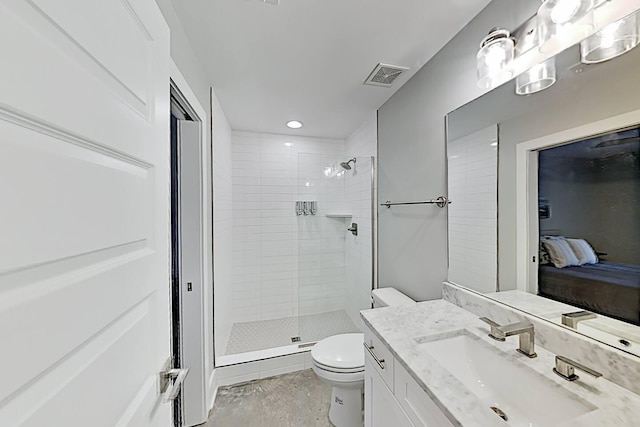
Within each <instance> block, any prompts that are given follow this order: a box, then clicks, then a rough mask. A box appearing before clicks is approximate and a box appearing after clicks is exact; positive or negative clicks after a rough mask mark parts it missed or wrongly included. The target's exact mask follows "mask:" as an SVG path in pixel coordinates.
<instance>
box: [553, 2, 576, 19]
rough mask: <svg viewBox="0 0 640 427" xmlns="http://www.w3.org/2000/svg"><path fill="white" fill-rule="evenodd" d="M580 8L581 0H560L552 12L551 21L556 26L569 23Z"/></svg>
mask: <svg viewBox="0 0 640 427" xmlns="http://www.w3.org/2000/svg"><path fill="white" fill-rule="evenodd" d="M579 8H580V0H560V1H559V2H558V4H557V5H556V6H555V7H554V8H553V10H552V11H551V20H552V21H553V22H554V23H556V24H564V23H566V22H569V21H570V20H571V18H573V16H574V15H575V14H576V12H577V11H578V9H579Z"/></svg>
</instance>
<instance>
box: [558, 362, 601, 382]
mask: <svg viewBox="0 0 640 427" xmlns="http://www.w3.org/2000/svg"><path fill="white" fill-rule="evenodd" d="M574 368H578V369H580V370H581V371H584V372H586V373H587V374H589V375H592V376H594V377H596V378H599V377H601V376H602V374H601V373H600V372H598V371H594V370H593V369H591V368H588V367H586V366H584V365H583V364H581V363H578V362H576V361H575V360H571V359H569V358H568V357H564V356H556V366H555V367H554V368H553V372H555V373H556V374H558V375H559V376H561V377H562V378H563V379H565V380H567V381H575V380H577V379H578V378H580V377H579V376H577V375H576V374H575V372H574Z"/></svg>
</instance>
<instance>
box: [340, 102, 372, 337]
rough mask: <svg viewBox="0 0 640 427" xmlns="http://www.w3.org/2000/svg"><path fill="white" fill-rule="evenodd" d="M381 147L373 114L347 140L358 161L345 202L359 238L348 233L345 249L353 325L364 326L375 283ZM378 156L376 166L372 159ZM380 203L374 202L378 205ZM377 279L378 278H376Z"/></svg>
mask: <svg viewBox="0 0 640 427" xmlns="http://www.w3.org/2000/svg"><path fill="white" fill-rule="evenodd" d="M377 145H378V118H377V113H375V112H373V113H372V114H371V115H370V116H369V118H368V119H367V120H366V121H365V122H364V123H363V124H362V125H361V126H360V127H359V128H358V129H356V130H355V131H354V132H353V133H352V134H351V135H350V136H349V137H348V138H347V140H346V155H347V157H356V158H357V162H356V165H355V167H354V168H353V169H352V170H351V171H347V172H345V176H346V182H345V200H346V202H347V206H348V211H349V212H351V214H352V215H353V216H352V218H350V219H347V220H346V221H345V222H348V223H351V222H355V223H357V224H358V227H359V228H358V236H353V235H351V234H347V236H346V237H347V238H346V248H345V267H346V268H345V277H346V282H347V307H346V310H347V313H348V314H349V317H350V318H351V320H353V322H354V323H355V324H356V325H358V326H359V327H360V328H362V327H363V325H362V319H361V318H360V314H359V313H360V310H363V309H365V308H369V307H370V306H371V302H370V298H371V297H370V292H371V283H372V277H371V276H372V274H373V273H372V263H375V260H374V259H373V257H372V236H371V233H372V230H371V217H372V215H373V213H374V212H375V211H374V212H372V209H371V186H372V185H373V186H374V191H373V193H374V197H375V193H376V191H375V182H374V183H373V184H372V183H371V168H372V167H375V165H376V160H377V156H376V155H377ZM372 156H373V157H374V162H373V164H372V163H371V157H372ZM375 203H376V201H375V200H374V206H375ZM373 216H374V218H373V222H374V227H373V233H374V236H373V239H374V241H375V229H376V227H375V225H376V224H375V222H376V218H375V215H373ZM373 271H375V268H374V269H373ZM374 279H375V278H374Z"/></svg>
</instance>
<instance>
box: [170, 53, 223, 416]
mask: <svg viewBox="0 0 640 427" xmlns="http://www.w3.org/2000/svg"><path fill="white" fill-rule="evenodd" d="M169 76H170V80H171V81H170V82H169V83H170V86H171V95H172V96H173V97H175V98H176V99H178V100H179V101H180V103H181V104H184V105H182V106H183V107H186V109H187V112H188V113H189V114H190V115H192V116H193V118H194V120H195V121H197V122H199V124H200V164H199V165H197V167H199V168H200V171H201V174H200V175H201V179H202V183H201V184H202V186H201V197H200V203H199V206H198V209H200V210H201V218H202V223H201V230H202V234H203V235H202V240H201V248H200V257H201V263H200V264H201V266H202V269H201V272H200V274H201V277H202V285H203V289H202V300H201V301H197V302H195V301H194V303H193V304H194V306H193V307H185V306H184V305H183V307H182V308H181V311H182V312H185V311H188V312H189V313H199V314H198V316H199V317H200V319H199V321H200V322H201V324H203V334H202V336H201V337H200V342H199V343H193V344H192V345H188V346H183V345H182V343H181V353H182V355H184V354H185V353H188V354H189V355H190V356H191V357H190V359H192V360H195V359H197V360H198V361H199V363H201V364H202V366H203V370H202V371H203V372H204V374H205V375H204V377H203V378H199V379H198V380H199V382H200V387H199V388H200V390H201V392H202V394H201V396H200V398H199V399H198V401H199V402H200V405H199V406H200V411H199V412H200V415H199V417H202V416H204V419H202V421H201V422H205V421H206V417H207V415H208V413H209V410H210V408H211V407H212V403H213V399H214V397H215V396H214V392H215V387H214V385H215V383H214V378H213V251H212V237H211V236H212V224H211V218H212V209H211V206H212V204H211V200H212V187H211V183H212V179H211V176H212V168H211V162H210V159H211V144H210V141H211V139H210V132H209V115H208V113H207V111H206V110H205V108H204V107H203V106H202V104H201V103H200V101H199V100H198V98H197V97H196V95H195V92H194V91H193V90H192V88H191V87H190V86H189V84H188V82H187V79H186V78H185V77H184V76H183V75H182V73H181V72H180V70H179V69H178V66H177V65H176V63H175V62H174V61H173V60H171V61H170V73H169ZM167 108H169V105H167ZM182 303H183V304H189V302H188V301H184V300H183V301H182ZM195 304H197V305H195ZM176 326H178V327H179V325H175V324H172V325H171V327H172V331H173V332H176V333H178V332H179V331H176V330H175V329H176ZM183 408H184V404H183ZM182 416H183V419H184V413H183V415H182Z"/></svg>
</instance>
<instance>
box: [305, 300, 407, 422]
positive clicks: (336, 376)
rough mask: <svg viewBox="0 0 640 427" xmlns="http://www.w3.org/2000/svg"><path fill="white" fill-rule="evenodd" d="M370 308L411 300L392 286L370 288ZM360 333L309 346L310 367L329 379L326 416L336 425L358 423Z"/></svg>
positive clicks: (361, 365) (361, 378) (361, 372)
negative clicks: (329, 398) (329, 390)
mask: <svg viewBox="0 0 640 427" xmlns="http://www.w3.org/2000/svg"><path fill="white" fill-rule="evenodd" d="M371 298H372V300H373V306H374V308H377V307H387V306H397V305H405V304H414V303H415V301H414V300H412V299H411V298H409V297H408V296H406V295H404V294H403V293H401V292H399V291H397V290H396V289H394V288H380V289H374V290H373V291H371ZM363 343H364V334H361V333H356V334H340V335H334V336H331V337H328V338H325V339H323V340H321V341H318V342H317V343H316V345H314V346H313V348H312V349H311V359H312V360H313V371H314V372H315V373H316V375H318V377H320V379H322V380H323V381H325V382H327V383H329V384H330V385H331V386H332V387H333V389H332V392H331V408H330V409H329V420H331V422H332V423H333V425H335V426H336V427H362V424H363V420H362V410H363V406H362V391H363V388H364V347H363Z"/></svg>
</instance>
